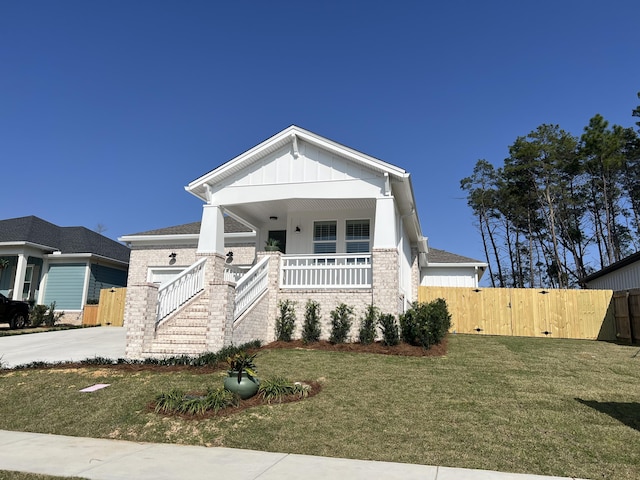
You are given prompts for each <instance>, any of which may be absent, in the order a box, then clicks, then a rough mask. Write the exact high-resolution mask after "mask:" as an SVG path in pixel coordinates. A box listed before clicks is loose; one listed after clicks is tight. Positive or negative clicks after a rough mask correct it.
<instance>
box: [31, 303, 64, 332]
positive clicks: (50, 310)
mask: <svg viewBox="0 0 640 480" xmlns="http://www.w3.org/2000/svg"><path fill="white" fill-rule="evenodd" d="M55 310H56V302H53V303H52V304H51V305H49V306H48V307H47V306H46V305H34V306H33V307H32V308H31V311H30V312H29V323H30V324H31V326H32V327H40V326H42V324H44V325H45V326H46V327H53V326H55V324H56V323H58V322H59V321H60V319H61V318H62V317H63V316H64V312H56V311H55Z"/></svg>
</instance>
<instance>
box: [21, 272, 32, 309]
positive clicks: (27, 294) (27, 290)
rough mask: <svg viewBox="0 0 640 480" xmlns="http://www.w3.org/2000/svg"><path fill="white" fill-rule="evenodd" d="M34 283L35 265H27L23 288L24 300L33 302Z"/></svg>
mask: <svg viewBox="0 0 640 480" xmlns="http://www.w3.org/2000/svg"><path fill="white" fill-rule="evenodd" d="M32 282H33V265H27V271H26V272H25V274H24V286H23V287H22V300H23V301H27V300H31V283H32Z"/></svg>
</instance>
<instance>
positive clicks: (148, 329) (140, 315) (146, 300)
mask: <svg viewBox="0 0 640 480" xmlns="http://www.w3.org/2000/svg"><path fill="white" fill-rule="evenodd" d="M157 305H158V286H157V285H154V284H152V283H143V284H137V285H129V286H128V287H127V300H126V304H125V313H124V327H125V328H126V329H127V335H126V338H127V344H126V347H125V357H126V358H132V359H141V358H143V352H145V351H147V350H148V349H149V347H150V346H151V343H152V342H153V338H154V335H155V328H156V308H157Z"/></svg>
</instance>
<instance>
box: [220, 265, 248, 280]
mask: <svg viewBox="0 0 640 480" xmlns="http://www.w3.org/2000/svg"><path fill="white" fill-rule="evenodd" d="M248 271H249V270H248V269H247V268H240V267H236V266H235V265H225V266H224V279H225V281H227V282H233V283H238V280H240V279H241V278H242V277H244V275H245V273H247V272H248Z"/></svg>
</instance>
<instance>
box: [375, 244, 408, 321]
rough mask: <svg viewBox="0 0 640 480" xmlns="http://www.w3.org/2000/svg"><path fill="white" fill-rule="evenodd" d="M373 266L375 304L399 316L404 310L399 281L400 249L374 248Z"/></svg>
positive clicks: (386, 311) (383, 311) (381, 309)
mask: <svg viewBox="0 0 640 480" xmlns="http://www.w3.org/2000/svg"><path fill="white" fill-rule="evenodd" d="M371 267H372V283H373V304H374V305H375V306H376V307H378V308H379V309H380V311H381V312H382V313H390V314H392V315H396V316H397V315H398V314H399V313H400V312H401V311H402V308H401V299H400V285H399V281H398V251H397V250H396V249H395V248H393V249H386V248H379V249H376V248H374V249H373V252H372V259H371Z"/></svg>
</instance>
